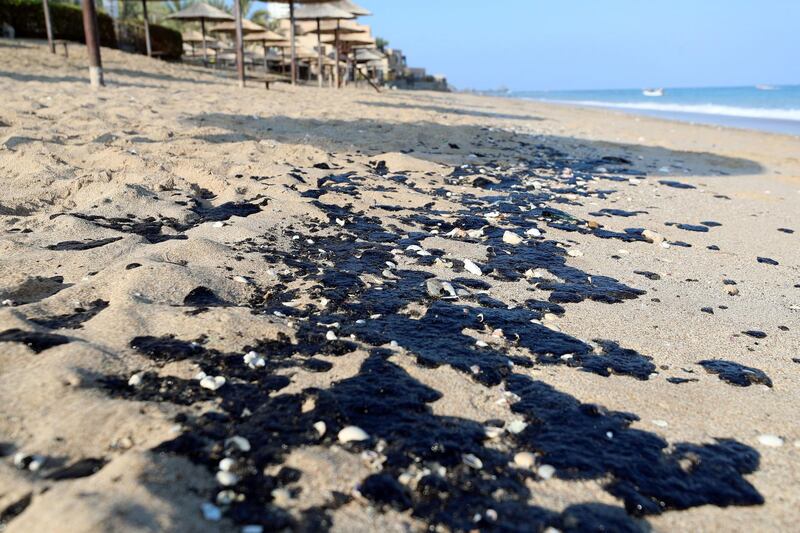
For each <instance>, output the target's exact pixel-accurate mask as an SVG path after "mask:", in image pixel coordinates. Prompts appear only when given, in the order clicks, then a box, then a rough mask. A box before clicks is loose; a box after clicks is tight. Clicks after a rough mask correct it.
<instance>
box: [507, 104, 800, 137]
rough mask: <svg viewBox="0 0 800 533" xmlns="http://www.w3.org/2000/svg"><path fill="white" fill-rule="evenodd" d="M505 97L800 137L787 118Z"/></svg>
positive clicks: (797, 124)
mask: <svg viewBox="0 0 800 533" xmlns="http://www.w3.org/2000/svg"><path fill="white" fill-rule="evenodd" d="M507 98H511V99H519V100H528V101H534V102H541V103H545V104H552V105H567V106H573V107H578V108H582V109H593V108H600V109H608V110H615V111H620V112H622V113H625V114H627V115H632V116H639V117H642V116H646V117H655V118H661V119H664V120H669V121H673V122H682V123H688V124H693V125H705V126H720V127H727V128H733V129H740V130H747V131H757V132H762V133H774V134H779V135H788V136H792V137H800V121H797V120H788V119H774V118H765V117H749V116H737V115H732V114H731V115H725V114H716V113H710V112H709V113H700V112H691V111H677V110H675V111H667V110H658V109H647V108H639V107H636V106H635V105H631V106H627V105H625V104H618V103H612V102H596V103H595V102H592V103H589V102H580V101H575V102H572V101H569V100H546V99H537V98H533V97H524V96H521V97H515V96H508V97H507Z"/></svg>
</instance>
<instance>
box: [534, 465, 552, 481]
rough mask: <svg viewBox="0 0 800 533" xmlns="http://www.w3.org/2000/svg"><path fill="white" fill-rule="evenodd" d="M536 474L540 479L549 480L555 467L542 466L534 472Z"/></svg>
mask: <svg viewBox="0 0 800 533" xmlns="http://www.w3.org/2000/svg"><path fill="white" fill-rule="evenodd" d="M536 473H537V474H539V477H540V478H542V479H550V478H551V477H553V475H554V474H555V473H556V467H554V466H553V465H542V466H540V467H539V468H538V469H537V470H536Z"/></svg>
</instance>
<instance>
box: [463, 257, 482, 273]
mask: <svg viewBox="0 0 800 533" xmlns="http://www.w3.org/2000/svg"><path fill="white" fill-rule="evenodd" d="M464 269H465V270H466V271H467V272H469V273H471V274H475V275H476V276H482V275H483V272H482V271H481V269H480V267H479V266H478V265H476V264H475V263H473V262H472V261H470V260H469V259H464Z"/></svg>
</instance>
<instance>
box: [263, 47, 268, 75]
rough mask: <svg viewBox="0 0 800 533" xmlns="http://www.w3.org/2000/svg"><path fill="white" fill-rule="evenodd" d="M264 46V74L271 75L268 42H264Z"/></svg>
mask: <svg viewBox="0 0 800 533" xmlns="http://www.w3.org/2000/svg"><path fill="white" fill-rule="evenodd" d="M261 44H263V45H264V74H269V65H267V41H262V43H261Z"/></svg>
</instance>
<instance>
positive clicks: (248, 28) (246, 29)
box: [208, 19, 267, 33]
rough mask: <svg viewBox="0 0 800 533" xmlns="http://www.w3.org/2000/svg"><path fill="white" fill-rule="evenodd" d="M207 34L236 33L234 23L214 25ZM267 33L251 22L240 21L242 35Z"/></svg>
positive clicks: (264, 29) (263, 28)
mask: <svg viewBox="0 0 800 533" xmlns="http://www.w3.org/2000/svg"><path fill="white" fill-rule="evenodd" d="M208 31H209V32H211V33H214V32H218V33H235V32H236V23H235V22H221V23H220V24H215V25H214V26H212V27H211V28H209V29H208ZM264 31H267V28H265V27H264V26H261V25H259V24H256V23H255V22H253V21H252V20H247V19H242V32H243V33H255V32H264Z"/></svg>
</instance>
